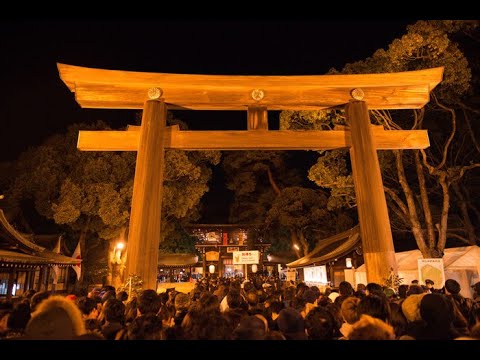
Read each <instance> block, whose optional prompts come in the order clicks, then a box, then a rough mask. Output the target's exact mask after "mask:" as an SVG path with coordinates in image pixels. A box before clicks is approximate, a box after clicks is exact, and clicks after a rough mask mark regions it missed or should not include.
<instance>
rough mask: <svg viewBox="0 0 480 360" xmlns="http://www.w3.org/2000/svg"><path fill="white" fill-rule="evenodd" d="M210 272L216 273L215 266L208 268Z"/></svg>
mask: <svg viewBox="0 0 480 360" xmlns="http://www.w3.org/2000/svg"><path fill="white" fill-rule="evenodd" d="M208 271H209V272H210V274H213V273H214V272H215V265H210V266H209V267H208Z"/></svg>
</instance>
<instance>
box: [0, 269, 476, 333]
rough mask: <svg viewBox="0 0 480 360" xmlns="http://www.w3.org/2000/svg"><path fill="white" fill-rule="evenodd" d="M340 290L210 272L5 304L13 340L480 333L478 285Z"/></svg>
mask: <svg viewBox="0 0 480 360" xmlns="http://www.w3.org/2000/svg"><path fill="white" fill-rule="evenodd" d="M433 285H434V284H433V282H431V281H430V282H428V281H427V284H426V286H421V285H418V284H415V283H412V284H410V285H400V287H399V288H398V289H392V288H386V287H382V286H381V285H379V284H376V283H369V284H367V285H366V286H365V285H363V284H358V285H357V287H356V289H354V288H353V287H352V285H351V284H350V283H349V282H346V281H343V282H341V283H340V284H339V287H338V289H332V288H329V287H326V288H322V291H321V290H320V289H319V288H318V287H317V286H307V285H306V284H305V283H303V282H300V283H298V284H295V283H293V282H285V281H280V279H278V278H274V277H266V276H261V275H256V276H255V275H254V276H253V277H252V278H250V279H249V280H243V279H240V278H204V279H201V280H199V281H198V282H196V283H195V286H194V288H193V290H192V291H191V292H190V293H188V294H185V293H181V292H177V291H175V290H172V291H168V292H165V293H160V294H158V293H157V292H156V291H155V290H152V289H147V290H143V291H141V292H139V295H138V296H132V297H129V296H128V294H127V293H126V292H123V291H121V292H118V293H117V292H116V291H115V288H113V287H111V286H106V287H104V288H103V289H99V288H95V289H93V290H92V291H90V292H89V293H88V294H87V295H86V296H76V295H73V294H70V295H67V296H61V295H56V294H51V293H50V292H35V291H27V292H26V293H25V294H23V296H22V297H19V298H16V299H14V301H10V300H8V301H7V300H6V299H3V300H1V302H0V338H1V339H9V340H20V339H35V340H47V339H52V340H58V339H70V340H73V339H78V340H80V339H86V340H103V339H106V340H454V339H472V340H480V282H478V283H476V284H475V285H474V286H473V287H474V290H475V295H474V298H465V297H463V296H462V295H461V294H460V292H461V288H460V285H459V283H458V282H457V281H455V280H453V279H449V280H447V281H446V282H445V286H444V287H443V288H442V289H440V290H436V289H434V287H433Z"/></svg>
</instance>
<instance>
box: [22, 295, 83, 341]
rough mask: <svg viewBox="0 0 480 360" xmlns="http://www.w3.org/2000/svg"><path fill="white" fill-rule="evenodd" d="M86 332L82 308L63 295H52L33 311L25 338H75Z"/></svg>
mask: <svg viewBox="0 0 480 360" xmlns="http://www.w3.org/2000/svg"><path fill="white" fill-rule="evenodd" d="M85 333H86V329H85V322H84V320H83V318H82V313H81V311H80V309H79V308H78V307H77V306H76V305H75V304H74V303H73V302H72V301H69V300H67V299H65V297H63V296H58V295H54V296H50V297H49V298H48V299H46V300H44V301H42V302H41V303H40V304H39V305H38V308H37V310H36V311H35V312H34V313H32V317H31V319H30V320H29V322H28V324H27V327H26V329H25V336H24V337H23V338H24V339H29V340H74V339H76V338H78V337H79V336H81V335H84V334H85Z"/></svg>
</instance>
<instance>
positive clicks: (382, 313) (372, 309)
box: [357, 292, 392, 324]
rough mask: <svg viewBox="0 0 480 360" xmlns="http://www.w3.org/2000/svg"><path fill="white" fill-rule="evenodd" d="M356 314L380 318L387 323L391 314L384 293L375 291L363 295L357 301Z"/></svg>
mask: <svg viewBox="0 0 480 360" xmlns="http://www.w3.org/2000/svg"><path fill="white" fill-rule="evenodd" d="M357 311H358V315H359V316H361V315H364V314H365V315H370V316H372V317H374V318H377V319H380V320H382V321H384V322H386V323H387V324H388V323H390V322H391V320H392V315H391V312H390V304H389V303H388V300H387V298H386V296H385V295H383V296H380V295H377V292H375V293H373V294H370V295H367V296H365V297H364V298H363V299H362V300H360V302H359V303H358V308H357Z"/></svg>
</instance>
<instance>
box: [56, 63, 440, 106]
mask: <svg viewBox="0 0 480 360" xmlns="http://www.w3.org/2000/svg"><path fill="white" fill-rule="evenodd" d="M57 66H58V70H59V74H60V77H61V79H62V80H63V81H64V83H65V84H66V85H67V86H68V87H69V89H70V90H71V91H72V92H75V97H76V100H77V102H78V103H79V104H80V105H81V106H82V107H86V108H112V109H141V108H142V107H143V103H144V101H145V100H146V93H147V90H148V89H149V88H152V87H159V88H161V89H162V90H163V97H164V98H165V102H166V103H167V104H168V108H169V109H193V110H246V109H247V107H248V106H266V107H267V108H268V109H270V110H314V109H324V108H330V107H334V106H338V105H344V104H346V103H348V101H349V99H351V96H350V91H351V90H352V89H355V88H361V89H362V90H363V91H364V93H365V98H364V101H366V102H368V104H369V107H370V109H410V108H411V109H413V108H421V107H423V106H424V105H425V104H426V103H427V102H428V101H429V93H430V91H432V89H433V88H434V87H435V86H436V85H437V84H438V83H439V82H440V81H441V80H442V76H443V68H441V67H439V68H433V69H426V70H418V71H408V72H399V73H386V74H353V75H303V76H241V75H189V74H162V73H147V72H134V71H121V70H104V69H94V68H85V67H79V66H72V65H66V64H57ZM253 89H261V90H263V91H264V93H265V97H264V98H263V99H262V100H260V101H258V102H257V101H255V100H254V99H252V97H251V92H252V90H253Z"/></svg>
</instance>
